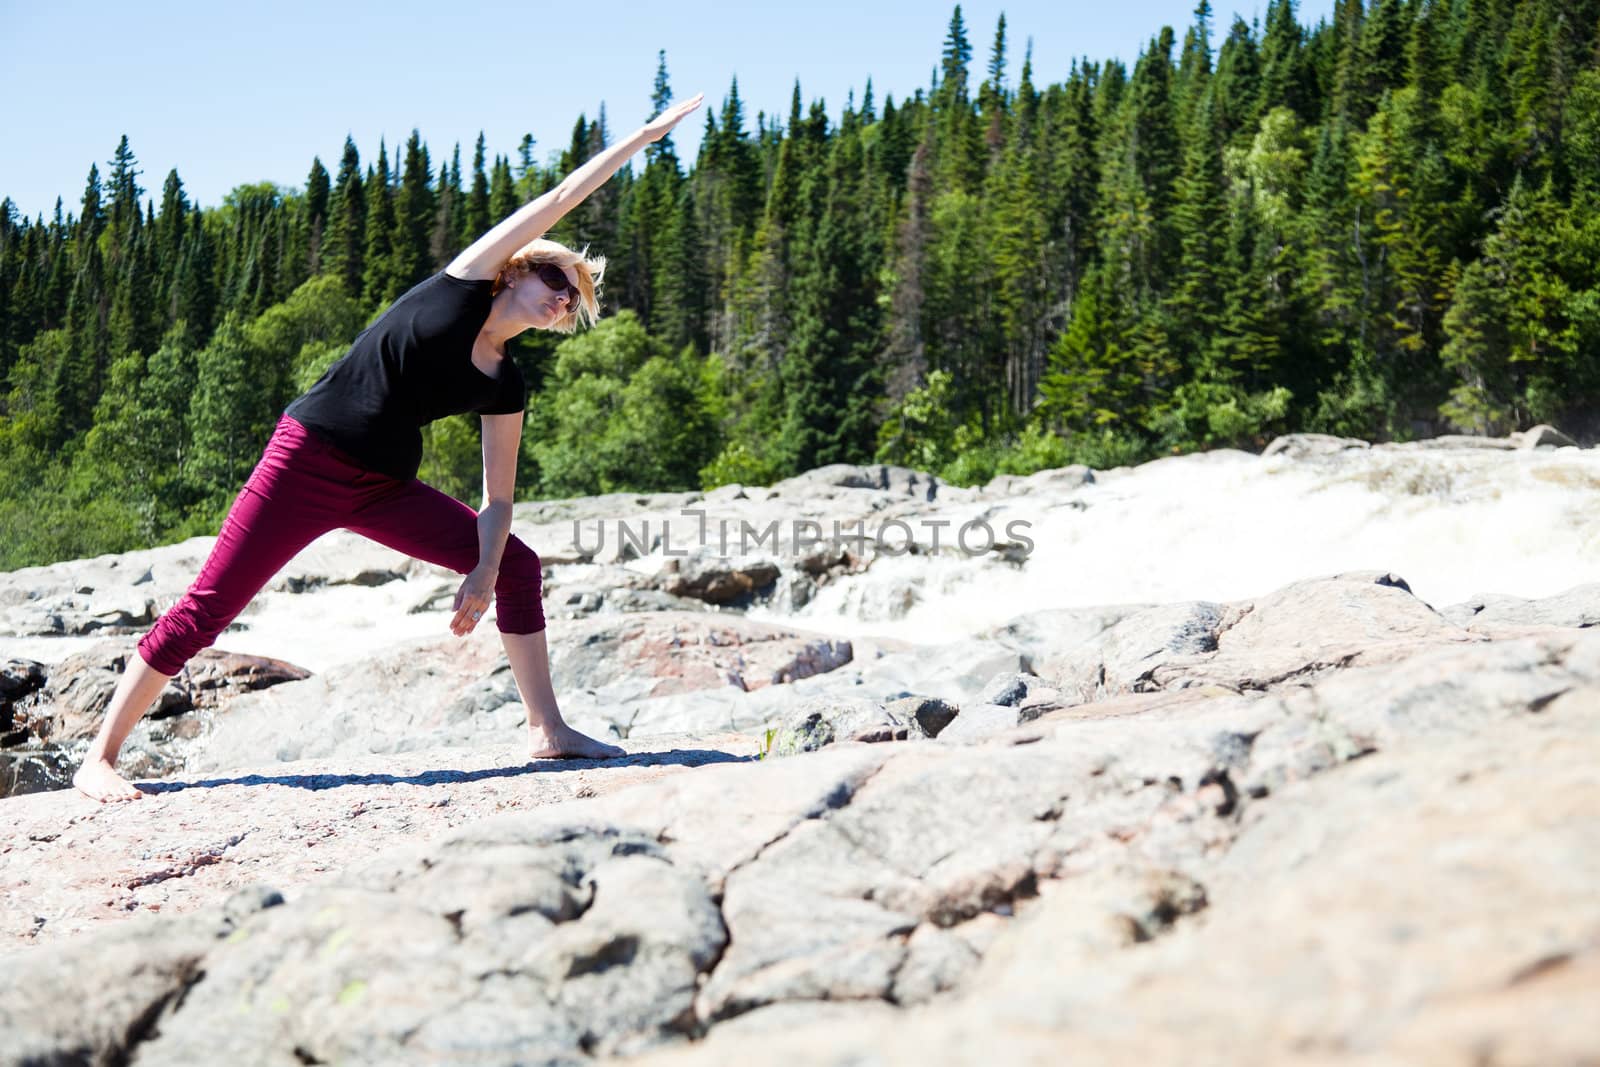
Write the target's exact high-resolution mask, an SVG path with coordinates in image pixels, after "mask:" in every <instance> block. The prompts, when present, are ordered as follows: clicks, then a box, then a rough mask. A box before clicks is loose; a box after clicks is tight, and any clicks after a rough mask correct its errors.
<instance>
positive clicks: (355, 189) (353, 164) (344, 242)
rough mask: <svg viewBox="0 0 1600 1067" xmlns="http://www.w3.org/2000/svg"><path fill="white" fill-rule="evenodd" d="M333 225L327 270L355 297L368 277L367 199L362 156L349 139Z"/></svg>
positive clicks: (337, 186) (335, 197) (341, 165)
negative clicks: (362, 170) (363, 179)
mask: <svg viewBox="0 0 1600 1067" xmlns="http://www.w3.org/2000/svg"><path fill="white" fill-rule="evenodd" d="M331 214H332V222H331V224H330V226H329V229H328V240H327V249H328V251H327V254H326V255H325V256H324V257H323V258H324V262H325V263H326V266H327V269H328V270H329V271H330V272H331V273H332V274H333V275H334V276H335V277H337V278H338V279H339V280H340V281H341V282H343V283H344V288H345V292H347V293H349V294H350V295H352V296H356V295H359V294H360V293H361V291H362V286H363V284H364V283H363V278H364V277H365V274H366V244H367V197H366V189H365V187H364V185H363V183H362V180H361V154H360V153H359V152H357V151H356V143H355V141H354V140H353V139H352V138H350V137H348V136H347V137H346V138H345V140H344V154H343V156H342V157H341V158H340V160H339V178H338V181H337V183H336V184H335V185H334V188H333V205H332V208H331Z"/></svg>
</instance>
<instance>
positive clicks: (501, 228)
mask: <svg viewBox="0 0 1600 1067" xmlns="http://www.w3.org/2000/svg"><path fill="white" fill-rule="evenodd" d="M704 96H705V94H704V93H697V94H696V95H695V96H694V98H693V99H690V100H685V101H684V102H683V103H681V104H674V105H673V106H672V107H669V108H667V110H665V111H663V112H662V113H661V114H659V115H657V116H656V117H655V118H653V119H651V120H650V121H649V122H647V123H645V124H644V125H643V126H641V127H639V129H638V130H636V131H634V133H633V135H632V136H630V137H629V138H627V139H626V140H623V141H618V142H617V143H616V144H614V145H612V146H611V147H609V148H607V149H605V150H604V151H602V152H600V153H598V154H597V155H595V156H594V158H592V159H590V160H589V161H588V162H587V163H585V164H584V165H583V166H581V167H579V168H578V169H577V170H575V171H573V172H572V173H571V174H569V175H567V176H566V177H565V178H563V179H561V183H560V184H559V185H557V186H556V187H555V188H554V189H551V190H550V191H549V192H547V193H545V194H544V195H542V196H540V197H538V198H537V199H534V200H531V201H529V202H528V203H526V204H524V205H522V207H520V208H518V209H517V210H516V211H515V212H514V213H512V215H511V216H510V217H508V218H506V219H504V220H502V221H501V222H500V224H499V225H497V226H495V227H494V229H492V230H490V231H489V232H488V233H486V234H484V235H483V236H482V237H479V238H478V239H477V240H476V241H474V242H472V244H471V245H470V246H468V248H467V250H466V251H465V252H462V253H461V254H460V255H459V256H457V257H456V258H455V259H453V260H451V262H450V265H449V266H448V267H446V268H445V273H446V274H449V275H451V276H452V277H455V278H463V279H467V280H472V281H487V280H490V279H493V278H494V276H495V275H496V274H498V273H499V272H500V268H501V267H503V266H505V263H506V260H508V259H510V258H511V255H512V253H514V252H516V250H517V249H519V248H521V247H522V246H523V245H525V244H527V243H528V242H529V241H531V240H533V239H534V238H536V237H543V236H544V235H545V234H546V233H547V232H549V230H550V228H551V227H552V226H554V225H555V224H556V223H557V222H559V221H561V217H562V216H563V215H565V214H566V213H567V212H569V211H571V210H572V209H573V208H575V207H577V206H578V205H579V204H581V203H583V201H584V198H585V197H587V196H588V195H589V194H590V193H592V192H594V191H595V190H596V189H598V188H600V186H602V185H604V184H605V183H606V180H607V179H608V178H610V177H611V176H612V175H613V174H615V173H616V172H617V171H619V170H621V169H622V165H623V164H624V163H626V162H627V161H628V160H629V159H631V158H633V154H634V153H635V152H637V151H639V150H640V149H641V148H643V147H644V146H645V145H647V144H651V143H653V142H655V141H659V140H661V138H663V137H665V136H666V135H667V134H668V133H669V132H670V131H671V130H672V128H673V127H674V126H676V125H677V124H678V123H679V122H680V121H682V119H683V117H684V116H685V115H687V114H689V113H690V112H691V111H693V110H694V109H695V108H697V107H699V106H700V101H701V99H702V98H703V97H704Z"/></svg>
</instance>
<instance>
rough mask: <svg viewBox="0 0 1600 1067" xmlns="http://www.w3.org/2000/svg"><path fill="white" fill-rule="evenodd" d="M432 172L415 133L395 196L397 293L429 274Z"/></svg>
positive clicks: (426, 154)
mask: <svg viewBox="0 0 1600 1067" xmlns="http://www.w3.org/2000/svg"><path fill="white" fill-rule="evenodd" d="M432 181H433V169H432V165H431V164H430V163H429V161H428V149H427V147H426V146H424V145H423V143H422V135H421V134H420V133H418V132H417V131H416V130H412V131H411V136H410V137H409V138H408V139H407V140H406V162H405V172H404V174H403V175H402V176H401V179H400V187H399V189H397V190H396V192H395V203H394V210H395V222H396V226H397V228H396V230H395V236H394V286H395V290H396V291H395V293H394V294H393V295H395V296H398V295H399V294H400V293H402V292H404V291H405V290H407V289H409V288H411V287H412V286H413V285H416V284H417V283H418V282H420V281H422V279H424V278H426V277H427V276H428V275H430V274H432V273H433V253H432V251H431V247H430V245H431V242H432V238H433V225H434V211H435V209H436V205H435V203H434V195H433V188H432Z"/></svg>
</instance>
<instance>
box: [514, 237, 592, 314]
mask: <svg viewBox="0 0 1600 1067" xmlns="http://www.w3.org/2000/svg"><path fill="white" fill-rule="evenodd" d="M541 263H554V264H555V265H556V266H558V267H560V268H561V269H562V270H566V269H567V268H568V267H572V268H574V270H575V271H576V273H577V275H578V303H577V306H576V307H572V308H568V309H567V313H566V314H565V315H563V316H561V318H559V319H558V320H556V322H555V323H553V324H552V325H551V326H550V327H549V328H550V329H552V330H555V331H556V332H557V333H573V332H574V331H576V330H577V328H578V325H579V323H582V324H583V325H584V326H593V325H594V324H595V322H596V320H598V319H599V318H600V280H601V278H602V277H603V276H604V275H605V272H606V257H605V256H591V255H589V249H588V248H587V247H585V248H584V250H583V251H582V252H574V251H573V250H572V249H570V248H568V247H567V246H566V245H564V244H562V243H561V242H560V241H550V240H546V239H545V238H543V237H539V238H535V239H534V240H532V241H529V242H528V243H527V244H525V245H523V246H522V247H521V248H519V249H517V250H516V251H515V252H513V253H512V255H511V258H510V259H508V260H506V265H505V266H503V267H501V268H500V273H499V274H497V275H495V279H494V288H493V289H492V290H491V293H492V294H493V295H496V296H498V295H499V294H500V290H502V289H504V288H505V287H506V275H507V274H508V273H509V272H511V271H513V270H514V271H516V272H517V273H519V274H531V273H532V272H533V270H534V268H536V267H537V266H539V264H541Z"/></svg>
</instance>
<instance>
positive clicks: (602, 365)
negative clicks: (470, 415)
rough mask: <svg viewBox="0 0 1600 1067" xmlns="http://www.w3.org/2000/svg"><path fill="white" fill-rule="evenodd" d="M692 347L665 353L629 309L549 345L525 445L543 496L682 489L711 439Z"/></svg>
mask: <svg viewBox="0 0 1600 1067" xmlns="http://www.w3.org/2000/svg"><path fill="white" fill-rule="evenodd" d="M698 364H699V360H698V358H697V357H696V356H695V355H694V352H693V350H692V349H690V350H685V351H683V352H680V353H679V354H678V355H677V356H675V357H674V356H668V355H667V354H666V351H665V349H664V346H662V344H661V343H660V342H659V341H656V340H653V339H652V338H651V337H650V336H649V334H647V333H646V332H645V329H644V326H643V325H642V324H641V323H640V322H639V319H638V317H637V316H636V315H634V314H633V313H631V312H627V311H624V312H621V313H620V314H618V315H616V316H614V317H612V318H610V319H607V320H605V321H603V322H601V323H600V325H599V326H597V327H596V328H595V329H593V330H590V331H589V332H587V333H584V334H581V335H579V336H576V337H573V338H570V339H569V340H567V341H564V342H562V343H561V345H560V346H559V347H558V348H557V349H556V361H555V367H554V368H553V370H552V371H551V372H550V374H549V376H548V378H547V379H546V382H545V387H544V389H543V390H541V391H540V393H539V394H538V396H537V397H536V398H535V400H534V402H533V417H532V418H531V419H530V420H529V422H528V427H529V432H528V434H527V438H528V440H527V444H528V445H529V446H530V447H531V449H532V451H533V454H534V456H535V457H536V459H537V461H538V467H539V478H540V486H539V491H540V492H541V493H542V494H544V495H553V496H567V495H575V494H584V493H610V492H619V491H644V490H650V489H687V488H691V487H694V486H698V485H699V484H700V478H699V472H700V469H701V468H702V467H704V466H705V465H706V464H707V462H708V461H709V460H710V459H711V458H712V456H713V455H714V454H715V451H716V446H717V444H718V442H717V440H716V438H715V435H714V432H713V428H712V422H711V419H710V415H709V412H707V410H706V409H705V407H704V405H703V403H702V399H701V395H700V389H699V379H700V373H701V368H700V366H699V365H698Z"/></svg>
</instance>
